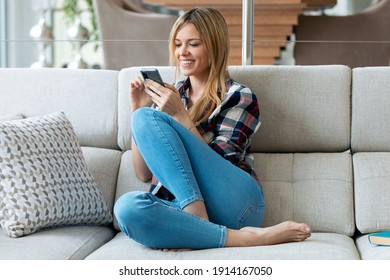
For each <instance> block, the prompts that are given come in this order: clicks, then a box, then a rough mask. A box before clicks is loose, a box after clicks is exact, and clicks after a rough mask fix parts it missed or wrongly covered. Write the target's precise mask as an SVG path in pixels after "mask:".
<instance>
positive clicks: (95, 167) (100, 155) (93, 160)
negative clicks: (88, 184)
mask: <svg viewBox="0 0 390 280" xmlns="http://www.w3.org/2000/svg"><path fill="white" fill-rule="evenodd" d="M81 149H82V151H83V155H84V158H85V161H86V163H87V166H88V169H89V171H90V172H91V174H92V176H93V178H94V179H95V181H96V183H97V185H98V186H99V187H100V190H101V191H102V193H103V197H104V200H105V201H106V202H107V206H108V209H110V211H111V212H112V208H113V203H114V196H115V192H116V185H117V178H118V172H119V166H120V163H121V158H122V152H121V151H117V150H111V149H105V148H95V147H81Z"/></svg>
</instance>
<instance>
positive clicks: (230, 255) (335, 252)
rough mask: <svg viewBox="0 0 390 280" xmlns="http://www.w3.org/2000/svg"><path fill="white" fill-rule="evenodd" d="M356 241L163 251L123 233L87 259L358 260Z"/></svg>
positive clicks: (315, 239) (337, 237)
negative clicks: (140, 242)
mask: <svg viewBox="0 0 390 280" xmlns="http://www.w3.org/2000/svg"><path fill="white" fill-rule="evenodd" d="M359 257H360V256H359V253H358V251H357V249H356V247H355V243H354V241H353V239H352V238H350V237H348V236H345V235H341V234H336V233H313V234H312V236H311V237H310V238H309V239H308V240H306V241H305V242H291V243H284V244H278V245H272V246H254V247H229V248H217V249H206V250H192V251H185V252H162V251H159V250H154V249H151V248H148V247H145V246H143V245H141V244H139V243H137V242H136V241H134V240H131V239H129V238H128V237H127V236H126V235H125V234H124V233H123V232H120V233H118V234H117V235H116V236H115V237H114V238H113V239H112V240H111V241H110V242H108V243H106V244H104V245H103V246H102V247H100V248H99V249H97V250H96V251H95V252H93V253H92V254H90V255H89V256H88V257H87V258H86V259H87V260H178V259H179V260H358V259H359Z"/></svg>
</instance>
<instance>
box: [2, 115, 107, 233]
mask: <svg viewBox="0 0 390 280" xmlns="http://www.w3.org/2000/svg"><path fill="white" fill-rule="evenodd" d="M110 222H112V215H111V212H110V210H109V209H108V207H107V205H106V202H105V201H104V198H103V195H102V193H101V191H100V189H99V187H98V186H97V184H96V183H95V181H94V178H93V177H92V175H91V173H90V172H89V170H88V168H87V165H86V162H85V159H84V157H83V154H82V152H81V148H80V145H79V142H78V139H77V137H76V135H75V132H74V130H73V127H72V125H71V123H70V122H69V120H68V119H67V117H66V116H65V114H64V113H63V112H58V113H54V114H49V115H46V116H43V117H36V118H29V119H23V120H13V121H2V122H0V225H1V226H2V228H3V229H4V231H5V232H6V233H7V234H8V235H9V236H11V237H20V236H23V235H28V234H31V233H34V232H36V231H38V230H40V229H42V228H47V227H54V226H60V225H75V224H93V225H102V224H108V223H110Z"/></svg>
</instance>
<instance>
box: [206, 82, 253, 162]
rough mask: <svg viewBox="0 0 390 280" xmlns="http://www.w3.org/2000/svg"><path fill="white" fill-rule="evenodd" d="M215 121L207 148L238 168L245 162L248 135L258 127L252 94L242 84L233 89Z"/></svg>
mask: <svg viewBox="0 0 390 280" xmlns="http://www.w3.org/2000/svg"><path fill="white" fill-rule="evenodd" d="M228 95H229V92H228ZM215 122H216V125H215V128H214V139H213V140H212V141H211V143H210V144H209V145H210V147H211V148H213V149H214V150H215V151H216V152H217V153H219V154H220V155H221V156H223V157H224V158H225V159H227V160H229V161H230V162H232V163H233V164H234V165H239V164H240V163H242V162H243V161H244V160H245V157H246V155H247V152H248V151H247V150H248V149H249V147H250V144H251V136H252V135H253V134H254V133H255V132H256V131H257V129H258V128H259V126H260V111H259V105H258V102H257V98H256V95H255V94H253V93H252V91H251V90H250V89H249V88H247V87H245V86H243V85H240V86H239V87H236V89H234V92H233V93H232V94H231V95H230V96H229V97H228V99H227V100H225V102H223V105H222V107H221V111H220V113H219V114H218V115H217V116H215Z"/></svg>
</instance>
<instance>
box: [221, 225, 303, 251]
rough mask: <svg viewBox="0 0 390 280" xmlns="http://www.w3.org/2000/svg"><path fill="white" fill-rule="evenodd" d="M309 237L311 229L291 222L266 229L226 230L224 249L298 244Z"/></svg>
mask: <svg viewBox="0 0 390 280" xmlns="http://www.w3.org/2000/svg"><path fill="white" fill-rule="evenodd" d="M310 235H311V228H310V227H309V226H308V225H307V224H303V223H296V222H291V221H287V222H283V223H280V224H277V225H275V226H271V227H267V228H257V227H244V228H242V229H240V230H228V234H227V239H226V247H229V246H262V245H274V244H280V243H286V242H298V241H304V240H306V239H307V238H309V237H310Z"/></svg>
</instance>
